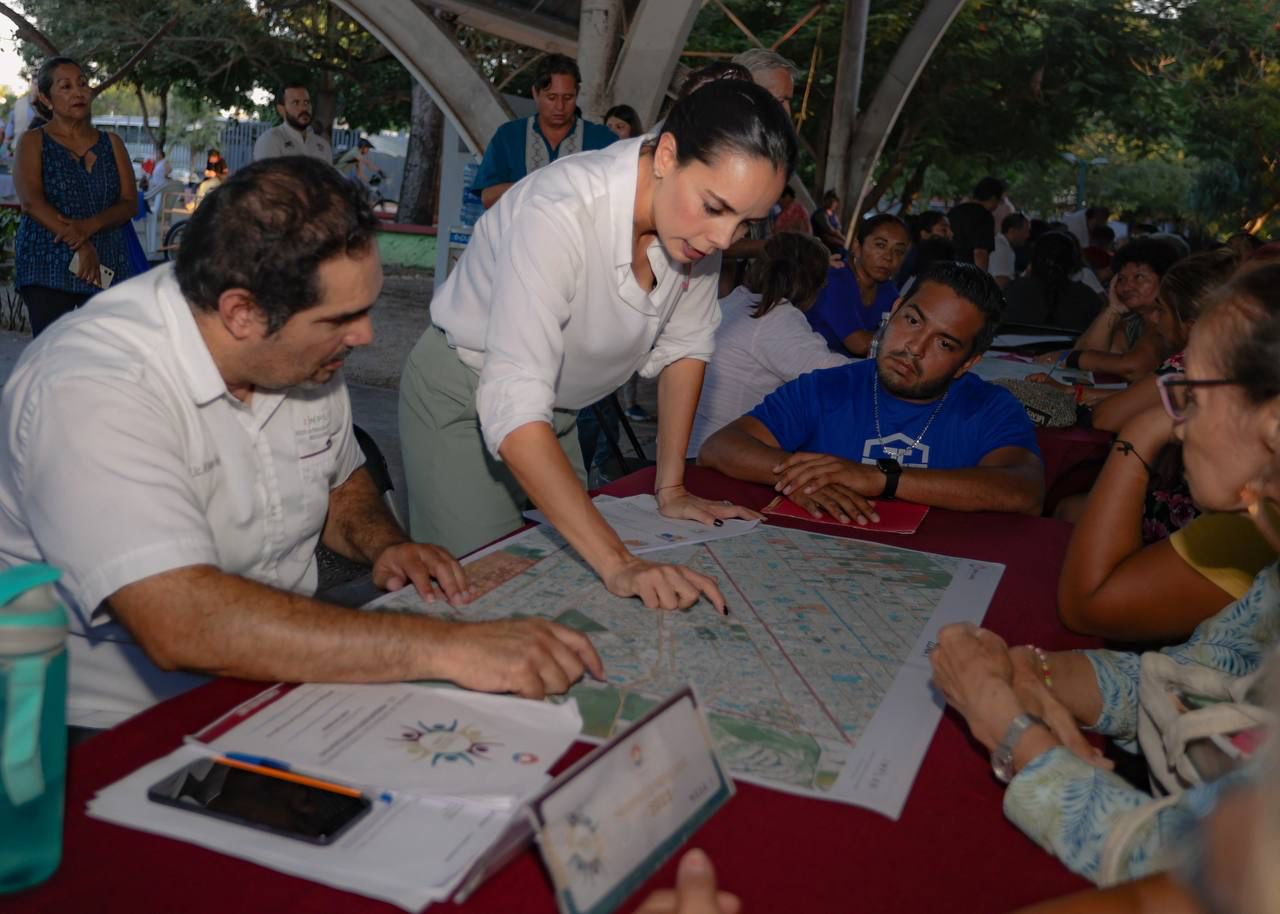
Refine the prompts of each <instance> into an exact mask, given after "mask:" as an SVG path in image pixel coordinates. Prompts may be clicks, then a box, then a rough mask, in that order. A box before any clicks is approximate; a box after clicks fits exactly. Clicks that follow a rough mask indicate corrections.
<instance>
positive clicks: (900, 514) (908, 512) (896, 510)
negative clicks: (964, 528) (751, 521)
mask: <svg viewBox="0 0 1280 914" xmlns="http://www.w3.org/2000/svg"><path fill="white" fill-rule="evenodd" d="M764 513H765V514H769V515H773V516H775V517H792V518H795V519H796V520H806V521H808V522H809V523H811V524H827V525H830V526H832V527H844V528H846V529H847V528H853V529H855V530H871V531H874V532H876V533H906V534H911V533H915V532H916V531H917V530H919V529H920V522H921V521H922V520H924V516H925V515H926V514H928V513H929V508H928V506H927V505H917V504H915V503H914V502H910V501H877V502H876V513H877V514H879V515H880V523H878V524H871V523H868V524H859V523H857V522H856V521H855V522H851V523H847V524H846V523H842V522H841V521H838V520H836V519H835V518H834V517H831V516H830V515H827V514H823V515H822V517H821V518H815V517H814V516H813V515H812V514H810V513H809V512H808V511H806V510H805V509H804V508H802V507H800V506H799V505H797V504H796V503H795V502H794V501H792V500H791V499H789V498H787V497H786V496H784V495H779V496H778V497H777V498H775V499H774V500H773V501H771V502H769V504H767V505H765V507H764Z"/></svg>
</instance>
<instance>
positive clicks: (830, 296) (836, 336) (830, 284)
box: [805, 264, 898, 352]
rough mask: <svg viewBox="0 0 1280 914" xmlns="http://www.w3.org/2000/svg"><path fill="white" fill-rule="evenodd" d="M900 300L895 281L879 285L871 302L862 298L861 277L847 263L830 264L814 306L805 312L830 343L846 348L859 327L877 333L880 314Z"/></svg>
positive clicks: (833, 346) (840, 348)
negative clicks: (836, 265)
mask: <svg viewBox="0 0 1280 914" xmlns="http://www.w3.org/2000/svg"><path fill="white" fill-rule="evenodd" d="M897 300H898V287H897V286H895V285H894V284H893V283H892V282H882V283H880V285H878V286H876V297H875V301H873V302H872V303H871V304H870V305H869V306H865V305H864V304H863V302H862V293H861V292H860V291H859V290H858V279H857V277H855V276H854V275H853V270H852V268H850V267H849V266H848V265H847V264H846V265H845V266H843V267H828V268H827V284H826V285H825V286H823V287H822V291H821V292H819V293H818V299H817V301H815V302H814V303H813V307H812V308H810V309H809V310H808V311H806V312H805V317H807V318H809V326H810V327H812V328H813V329H814V330H816V331H818V332H819V333H821V334H822V337H823V339H825V340H826V341H827V345H828V346H830V347H831V348H832V349H834V350H836V351H837V352H844V341H845V338H846V337H848V336H849V334H851V333H854V332H855V331H858V330H868V331H870V332H871V333H875V332H876V330H878V329H879V328H880V318H881V317H882V316H884V315H885V314H887V313H888V312H889V309H890V308H892V307H893V303H894V302H895V301H897Z"/></svg>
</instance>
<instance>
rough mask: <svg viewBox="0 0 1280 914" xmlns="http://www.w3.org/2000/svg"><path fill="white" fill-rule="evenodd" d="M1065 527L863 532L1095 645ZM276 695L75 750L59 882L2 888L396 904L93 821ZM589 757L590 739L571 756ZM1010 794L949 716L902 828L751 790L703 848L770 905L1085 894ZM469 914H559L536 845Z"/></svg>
mask: <svg viewBox="0 0 1280 914" xmlns="http://www.w3.org/2000/svg"><path fill="white" fill-rule="evenodd" d="M651 485H652V470H649V471H645V472H642V473H638V474H636V475H635V476H633V477H629V478H628V479H626V480H623V481H621V482H619V483H616V484H615V485H613V486H611V487H610V488H609V489H607V490H606V491H608V492H609V493H610V494H614V495H630V494H635V493H637V492H643V491H648V490H649V488H650V486H651ZM690 486H691V488H693V489H694V491H696V492H698V493H699V494H703V495H706V496H708V497H714V498H733V499H735V500H737V501H739V502H741V503H745V504H749V505H751V506H754V507H761V506H763V505H764V504H765V503H766V502H767V500H768V499H769V497H770V495H771V494H772V493H771V492H769V491H768V490H767V489H765V488H763V487H760V486H753V485H748V484H743V483H735V482H732V481H729V480H726V479H724V478H723V477H721V476H718V475H717V474H714V473H709V472H707V471H702V470H698V469H692V470H691V471H690ZM784 523H787V524H788V525H793V526H803V523H802V522H796V523H791V522H784ZM831 529H832V528H824V530H825V532H829V531H830V530H831ZM1068 532H1069V528H1068V527H1066V526H1065V525H1063V524H1060V523H1058V522H1056V521H1052V520H1045V519H1041V518H1031V517H1019V516H1012V515H997V514H955V513H951V512H947V511H939V510H934V511H931V512H930V513H929V516H928V517H927V518H925V520H924V523H923V524H922V525H921V527H920V530H919V531H918V532H917V533H916V534H915V535H913V536H909V537H904V536H891V535H884V536H881V537H872V536H870V535H868V534H864V536H867V538H874V539H880V540H881V541H883V542H886V543H889V544H891V545H894V546H903V547H907V548H914V549H921V550H925V551H930V552H939V553H945V554H951V555H958V556H966V557H970V558H975V559H981V560H985V561H992V562H1001V563H1004V564H1005V565H1006V566H1007V568H1006V571H1005V573H1004V577H1003V578H1002V579H1001V582H1000V586H999V589H998V590H997V591H996V595H995V599H994V601H993V602H992V604H991V609H990V611H989V612H988V614H987V619H986V623H985V624H986V625H987V626H988V627H990V628H992V629H994V630H996V631H997V632H1000V633H1001V634H1002V635H1004V636H1005V637H1006V638H1007V639H1008V640H1009V642H1010V643H1015V644H1016V643H1026V642H1033V643H1036V644H1039V645H1042V646H1044V647H1047V648H1054V649H1061V648H1072V647H1085V646H1092V645H1091V644H1090V643H1089V642H1086V641H1085V640H1083V639H1081V638H1078V637H1076V636H1073V635H1071V634H1069V633H1068V632H1067V631H1066V630H1065V629H1063V628H1062V626H1061V625H1060V624H1059V623H1058V621H1057V617H1056V614H1055V611H1054V594H1055V589H1056V586H1057V581H1058V572H1059V568H1060V566H1061V562H1062V555H1063V552H1064V550H1065V548H1066V543H1067V536H1068ZM851 535H856V534H851ZM637 611H640V610H639V609H638V610H637ZM695 611H705V610H695ZM261 688H262V684H261V683H246V682H240V681H236V680H221V681H218V682H215V683H212V684H210V685H208V686H205V687H203V688H200V689H197V690H195V691H193V692H190V693H188V694H186V695H183V696H180V697H179V698H176V699H173V700H172V701H169V702H166V703H165V704H163V705H160V706H158V707H156V708H153V709H151V710H150V711H148V712H147V713H145V714H142V715H139V716H138V717H136V718H134V719H132V720H130V721H128V722H126V723H125V724H122V725H121V726H119V727H117V728H116V729H114V730H111V731H109V732H107V733H104V734H101V735H99V736H96V737H94V738H93V739H91V740H88V741H87V742H85V743H83V744H81V745H80V746H77V747H76V748H75V749H74V750H73V751H72V753H71V760H70V775H69V782H68V792H67V806H68V814H67V825H66V838H65V850H64V860H63V864H62V867H61V869H59V871H58V872H57V873H56V874H55V875H54V877H53V879H52V880H50V881H49V882H48V883H46V884H45V885H44V886H42V887H39V888H37V889H34V890H31V891H29V892H26V893H23V894H20V895H16V896H11V897H8V898H5V899H4V901H3V904H0V907H3V908H4V910H6V911H12V912H19V911H21V912H33V911H41V912H59V914H70V912H75V914H86V912H93V911H103V912H108V911H110V912H116V911H118V912H130V914H132V912H153V911H157V912H158V911H165V912H168V911H175V912H176V911H181V912H183V914H200V912H209V914H227V912H250V911H252V912H256V911H271V912H273V914H287V912H298V914H301V912H307V914H313V912H320V911H342V912H344V914H359V912H377V914H390V912H392V911H394V910H396V909H395V908H393V907H391V906H389V905H387V904H384V903H382V902H376V901H371V900H369V899H365V898H361V897H358V896H355V895H349V894H345V893H340V892H336V891H334V890H332V889H327V888H325V887H323V886H319V885H316V884H313V883H310V882H306V881H304V880H301V879H295V878H292V877H289V876H283V875H280V874H278V873H276V872H274V871H271V870H267V869H263V868H260V867H257V866H255V865H253V864H250V863H245V862H243V861H240V860H236V859H232V858H230V857H224V856H221V855H219V854H215V853H213V852H211V851H207V850H203V849H201V848H197V847H194V846H191V845H187V844H183V843H181V842H178V841H173V840H169V839H167V838H160V837H155V836H152V835H148V834H144V833H142V832H137V831H131V830H129V829H125V828H121V827H118V826H115V825H110V824H107V823H103V822H99V821H97V820H93V819H89V818H88V817H87V816H86V815H85V813H84V809H85V804H86V803H87V802H88V800H89V799H90V797H91V796H92V795H93V793H94V792H95V791H96V790H99V789H100V788H102V787H105V786H106V785H108V784H110V783H111V782H113V781H115V780H117V779H119V778H121V777H123V776H125V775H126V774H128V773H129V772H130V771H133V770H134V769H136V768H138V767H139V766H141V765H142V764H144V763H145V762H147V761H150V760H151V759H153V758H155V757H157V756H159V755H162V754H164V753H166V752H168V751H170V750H172V749H173V748H175V747H176V746H177V745H178V743H179V741H180V740H181V738H182V736H183V735H184V734H186V733H189V732H191V731H192V730H194V729H195V728H197V727H198V726H200V725H201V724H204V723H206V722H208V721H209V720H212V719H213V718H215V717H217V716H218V715H219V714H221V713H222V712H224V711H226V710H227V709H228V708H230V707H231V706H233V705H234V704H236V703H238V702H240V701H242V700H244V699H245V698H248V697H249V696H250V695H252V694H253V693H254V692H256V691H258V690H260V689H261ZM584 751H586V747H585V746H583V745H582V744H578V745H577V746H575V747H574V749H573V750H572V751H571V753H570V757H571V758H576V757H577V756H578V755H580V754H582V753H583V752H584ZM1001 795H1002V794H1001V788H1000V785H999V784H997V783H996V781H995V780H994V778H993V777H992V775H991V770H990V766H989V764H988V761H987V757H986V754H985V752H983V751H982V749H981V747H980V746H978V745H977V744H976V743H974V742H973V741H972V740H971V739H970V738H969V736H968V732H967V730H966V729H965V727H964V725H963V721H961V720H959V719H958V718H956V717H955V715H953V714H951V713H948V714H947V715H946V716H945V717H944V718H943V720H942V722H941V724H940V725H939V727H938V732H937V734H936V735H935V737H934V739H933V742H932V744H931V745H930V748H929V752H928V755H927V756H926V757H925V760H924V765H923V767H922V768H921V771H920V775H919V777H918V778H917V780H916V783H915V786H914V787H913V788H912V791H911V796H910V798H909V799H908V801H907V805H906V808H905V810H904V811H903V815H902V818H901V820H900V821H898V822H890V821H889V820H888V819H885V818H883V817H881V816H879V815H876V814H875V813H870V812H866V811H864V810H860V809H857V808H855V807H850V806H842V805H838V804H836V803H828V802H820V801H817V800H810V799H803V798H799V797H794V796H789V795H787V794H783V793H778V792H776V791H771V790H765V789H763V788H760V787H755V786H752V785H750V784H743V785H740V787H739V793H738V795H737V796H736V797H735V798H734V799H733V800H732V801H731V802H730V803H729V804H728V806H726V807H725V809H724V810H722V811H721V812H720V813H719V814H718V815H717V816H716V817H715V818H713V819H712V820H711V822H710V823H708V824H707V825H706V826H705V827H704V828H703V829H702V830H701V831H700V832H698V833H697V835H696V836H695V837H694V839H693V841H694V843H696V845H697V846H700V847H702V848H705V849H706V850H707V851H708V852H709V853H710V854H711V855H712V857H713V859H714V861H715V863H716V866H717V867H718V868H719V871H720V876H721V883H722V885H723V886H724V887H725V888H727V889H729V890H731V891H733V892H736V893H738V894H739V895H740V896H742V898H743V899H744V900H745V902H746V909H747V911H748V912H757V914H763V912H778V914H782V912H796V914H817V912H828V911H830V912H837V911H838V912H859V914H873V912H922V911H947V912H952V911H955V912H964V911H984V912H991V911H1009V910H1013V909H1015V908H1017V907H1020V906H1022V905H1025V904H1028V903H1031V902H1033V901H1038V900H1041V899H1044V898H1049V897H1053V896H1057V895H1062V894H1065V893H1067V892H1070V891H1074V890H1077V889H1080V888H1082V887H1084V886H1085V883H1084V881H1083V880H1081V879H1079V878H1077V877H1075V876H1073V875H1072V874H1071V873H1069V872H1068V871H1067V870H1066V869H1064V868H1063V867H1062V866H1061V865H1060V864H1059V863H1058V862H1057V861H1055V860H1054V859H1053V858H1052V857H1050V856H1048V855H1047V854H1045V853H1044V852H1043V851H1041V850H1040V849H1039V848H1037V847H1036V846H1034V845H1033V844H1032V843H1031V842H1030V841H1028V840H1027V839H1026V838H1025V837H1023V835H1022V834H1021V833H1020V832H1019V831H1018V830H1017V829H1015V828H1014V827H1013V826H1012V825H1010V824H1009V823H1008V822H1006V821H1005V819H1004V817H1003V815H1002V814H1001V810H1000V801H1001ZM672 869H673V865H672V864H669V865H668V866H667V867H666V868H665V869H664V870H663V872H661V873H660V874H658V876H656V877H655V879H654V880H653V883H652V884H651V885H650V886H647V887H646V888H645V889H644V892H647V891H649V890H650V889H651V888H653V887H655V886H658V885H669V884H670V883H671V880H672V878H673V877H672ZM639 897H641V896H640V895H638V896H637V901H638V898H639ZM461 910H462V911H464V912H475V914H479V912H495V914H497V912H501V914H525V912H528V914H552V912H554V911H555V904H554V901H553V898H552V895H551V890H550V883H549V881H548V880H547V878H546V876H545V875H544V873H543V872H542V869H541V866H540V864H539V863H538V860H537V858H536V857H535V856H534V854H533V852H532V851H529V852H526V853H525V854H524V855H523V856H521V857H520V858H519V859H517V860H516V861H515V862H513V863H512V864H511V865H510V866H509V867H508V868H507V869H505V870H504V871H503V872H501V873H500V874H499V875H498V876H497V877H495V878H494V879H493V880H492V881H491V882H490V883H489V884H487V885H486V886H484V887H483V888H482V889H481V890H480V891H479V892H477V894H476V895H475V896H474V897H473V898H472V899H471V900H470V901H469V902H468V903H467V904H466V905H464V906H463V907H462V908H461Z"/></svg>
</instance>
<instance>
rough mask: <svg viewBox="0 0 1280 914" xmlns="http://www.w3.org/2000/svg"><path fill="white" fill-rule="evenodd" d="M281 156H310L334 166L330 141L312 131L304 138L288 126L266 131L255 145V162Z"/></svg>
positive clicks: (282, 125) (281, 125)
mask: <svg viewBox="0 0 1280 914" xmlns="http://www.w3.org/2000/svg"><path fill="white" fill-rule="evenodd" d="M280 156H310V157H311V158H313V159H319V160H320V161H322V162H324V163H326V164H328V165H332V164H333V149H332V148H330V146H329V141H328V140H326V139H325V138H324V137H322V136H321V135H320V134H318V133H316V132H315V131H314V130H310V129H308V130H307V132H306V135H305V136H304V135H303V134H301V133H299V132H298V131H296V130H294V129H293V128H292V127H290V126H289V125H288V124H277V125H276V126H274V127H272V128H271V129H270V130H267V131H264V132H263V133H262V134H260V135H259V136H258V139H257V141H256V142H254V144H253V160H254V161H255V162H261V161H262V160H263V159H275V158H279V157H280Z"/></svg>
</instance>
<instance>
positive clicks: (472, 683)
mask: <svg viewBox="0 0 1280 914" xmlns="http://www.w3.org/2000/svg"><path fill="white" fill-rule="evenodd" d="M439 646H440V648H441V659H440V663H439V668H440V669H441V674H442V678H444V679H448V680H449V681H451V682H455V683H457V684H458V685H460V686H462V687H463V688H466V689H475V690H476V691H478V692H513V693H515V694H516V695H519V696H521V697H523V698H545V697H546V696H548V695H559V694H561V693H562V692H567V691H568V690H569V687H570V686H571V685H573V684H574V683H575V682H577V681H578V680H579V679H581V678H582V674H583V673H584V672H590V673H591V675H592V676H594V677H595V678H596V679H603V678H604V664H603V663H602V662H601V660H600V655H599V654H597V653H596V649H595V648H594V647H593V646H592V645H591V640H590V639H589V638H588V637H587V636H586V635H584V634H582V633H581V632H578V631H575V630H573V629H571V628H569V627H567V626H564V625H560V624H558V623H555V622H549V621H547V620H546V619H502V620H498V621H495V622H461V623H456V624H455V625H453V626H451V627H450V628H449V630H448V633H447V634H446V635H445V636H444V637H443V638H442V639H441V643H440V645H439Z"/></svg>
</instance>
